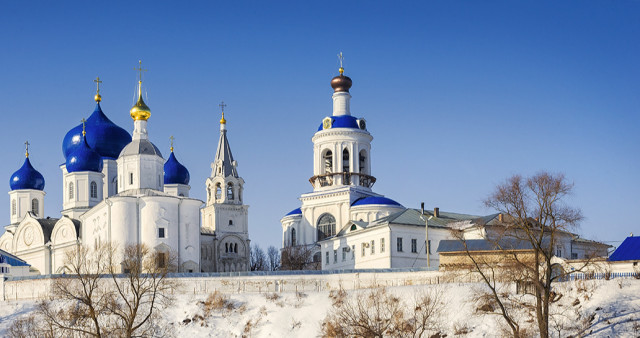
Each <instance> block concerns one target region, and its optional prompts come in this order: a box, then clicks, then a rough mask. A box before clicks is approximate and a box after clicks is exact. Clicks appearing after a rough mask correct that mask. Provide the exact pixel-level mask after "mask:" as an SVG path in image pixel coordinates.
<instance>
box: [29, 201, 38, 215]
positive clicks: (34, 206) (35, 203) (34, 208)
mask: <svg viewBox="0 0 640 338" xmlns="http://www.w3.org/2000/svg"><path fill="white" fill-rule="evenodd" d="M39 206H40V203H38V199H37V198H34V199H32V200H31V212H32V213H33V214H34V215H36V216H38V209H39Z"/></svg>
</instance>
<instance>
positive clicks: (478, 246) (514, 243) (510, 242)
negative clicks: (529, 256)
mask: <svg viewBox="0 0 640 338" xmlns="http://www.w3.org/2000/svg"><path fill="white" fill-rule="evenodd" d="M465 243H466V249H467V250H469V251H493V250H531V249H532V246H531V243H529V242H527V241H525V240H519V239H500V240H499V241H498V242H494V241H489V240H486V239H467V240H465V241H464V243H463V242H462V241H459V240H457V239H446V240H442V241H440V244H439V245H438V250H437V252H460V251H465Z"/></svg>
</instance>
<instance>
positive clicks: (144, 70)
mask: <svg viewBox="0 0 640 338" xmlns="http://www.w3.org/2000/svg"><path fill="white" fill-rule="evenodd" d="M138 65H139V66H138V67H137V68H133V69H134V70H137V71H138V72H139V73H140V82H142V72H146V71H147V69H143V68H142V60H138Z"/></svg>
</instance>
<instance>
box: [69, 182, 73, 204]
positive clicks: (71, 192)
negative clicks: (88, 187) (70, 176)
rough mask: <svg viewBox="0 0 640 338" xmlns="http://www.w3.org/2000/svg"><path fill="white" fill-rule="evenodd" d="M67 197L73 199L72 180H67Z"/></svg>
mask: <svg viewBox="0 0 640 338" xmlns="http://www.w3.org/2000/svg"><path fill="white" fill-rule="evenodd" d="M69 199H70V200H72V199H73V182H69Z"/></svg>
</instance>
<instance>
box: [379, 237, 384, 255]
mask: <svg viewBox="0 0 640 338" xmlns="http://www.w3.org/2000/svg"><path fill="white" fill-rule="evenodd" d="M380 252H384V238H380Z"/></svg>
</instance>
